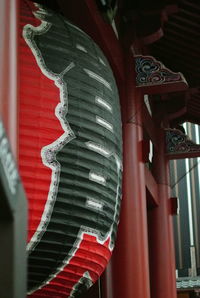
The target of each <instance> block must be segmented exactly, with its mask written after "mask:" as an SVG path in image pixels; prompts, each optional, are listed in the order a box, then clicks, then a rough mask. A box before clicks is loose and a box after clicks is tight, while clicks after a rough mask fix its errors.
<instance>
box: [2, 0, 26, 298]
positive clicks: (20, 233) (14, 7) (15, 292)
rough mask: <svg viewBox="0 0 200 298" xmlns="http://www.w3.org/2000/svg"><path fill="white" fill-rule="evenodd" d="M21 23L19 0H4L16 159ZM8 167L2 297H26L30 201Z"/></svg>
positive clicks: (6, 99) (6, 100)
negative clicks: (11, 183) (11, 188)
mask: <svg viewBox="0 0 200 298" xmlns="http://www.w3.org/2000/svg"><path fill="white" fill-rule="evenodd" d="M18 22H19V0H1V1H0V39H1V42H0V117H1V119H2V120H3V123H4V126H5V128H6V132H7V135H8V139H9V141H10V144H11V148H12V152H13V154H14V156H15V158H16V159H17V151H18V150H17V140H18V131H17V114H18V111H17V102H18V67H17V64H18V46H19V43H18ZM1 141H3V142H4V144H5V142H6V141H5V138H4V140H3V139H2V140H1ZM2 144H3V143H1V145H2ZM6 144H7V143H6ZM1 147H2V146H1ZM5 148H6V149H5ZM7 148H8V147H7V145H6V147H4V150H2V151H1V161H0V164H1V163H2V164H5V160H6V158H7V162H8V161H9V162H11V158H10V156H11V155H10V152H8V151H7ZM8 154H9V155H8ZM5 169H6V168H5V167H3V166H2V167H1V173H0V190H1V198H0V207H1V212H0V213H1V215H0V237H1V245H0V297H2V298H19V297H20V298H25V297H26V230H27V228H26V225H27V203H26V199H25V195H24V192H23V188H22V186H21V184H20V181H18V183H17V184H16V191H15V192H14V194H13V195H12V194H11V192H10V191H9V180H8V179H11V177H9V176H8V177H7V176H6V173H5ZM12 169H13V167H12ZM9 170H10V168H9ZM7 178H8V179H7ZM2 210H3V211H2Z"/></svg>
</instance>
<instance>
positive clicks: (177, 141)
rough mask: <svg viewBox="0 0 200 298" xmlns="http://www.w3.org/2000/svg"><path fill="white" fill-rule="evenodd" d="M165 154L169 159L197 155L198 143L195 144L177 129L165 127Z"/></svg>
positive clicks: (198, 151)
mask: <svg viewBox="0 0 200 298" xmlns="http://www.w3.org/2000/svg"><path fill="white" fill-rule="evenodd" d="M166 155H167V156H168V158H169V159H183V158H194V157H198V156H200V145H198V144H195V143H194V142H193V141H192V140H190V139H189V137H188V136H187V135H185V134H184V133H183V132H182V131H180V130H178V129H171V128H170V129H166Z"/></svg>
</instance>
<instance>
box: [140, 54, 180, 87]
mask: <svg viewBox="0 0 200 298" xmlns="http://www.w3.org/2000/svg"><path fill="white" fill-rule="evenodd" d="M135 71H136V86H137V87H143V86H154V85H161V84H168V83H175V82H179V81H180V82H185V79H184V77H183V75H182V74H181V73H180V72H178V73H175V72H173V71H171V70H170V69H168V68H166V67H165V66H164V65H163V64H162V63H161V62H160V61H157V60H156V59H155V58H154V57H152V56H142V55H137V56H135Z"/></svg>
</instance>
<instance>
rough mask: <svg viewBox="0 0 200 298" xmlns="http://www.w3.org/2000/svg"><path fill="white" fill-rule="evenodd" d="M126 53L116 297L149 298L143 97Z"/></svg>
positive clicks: (114, 273) (114, 265)
mask: <svg viewBox="0 0 200 298" xmlns="http://www.w3.org/2000/svg"><path fill="white" fill-rule="evenodd" d="M126 54H127V55H126V59H127V60H126V67H127V70H126V71H127V73H126V85H125V90H126V94H125V98H126V100H127V102H126V103H127V104H126V105H124V106H123V107H122V108H126V109H127V111H126V113H124V115H126V117H124V118H123V125H124V136H123V139H124V178H123V179H124V180H123V200H122V208H121V221H120V224H119V229H118V238H117V243H116V247H115V250H114V255H113V258H112V285H113V288H112V291H113V296H112V298H121V297H126V298H132V297H137V298H149V297H150V285H149V264H148V239H147V206H146V195H145V174H144V164H143V159H142V150H141V147H140V145H141V140H142V139H143V136H142V126H141V124H142V120H141V112H142V108H141V104H142V100H143V97H142V96H141V94H140V93H138V92H136V89H135V86H134V81H133V78H134V71H133V69H134V67H133V65H132V63H133V61H131V60H132V57H131V55H129V53H126ZM122 101H123V99H122ZM130 119H131V120H130ZM112 285H111V286H112ZM106 298H111V297H109V296H107V297H106Z"/></svg>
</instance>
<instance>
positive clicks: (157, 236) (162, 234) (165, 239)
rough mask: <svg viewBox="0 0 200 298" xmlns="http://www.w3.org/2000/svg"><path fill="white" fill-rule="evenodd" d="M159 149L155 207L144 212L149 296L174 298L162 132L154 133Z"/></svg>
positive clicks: (173, 275) (171, 233)
mask: <svg viewBox="0 0 200 298" xmlns="http://www.w3.org/2000/svg"><path fill="white" fill-rule="evenodd" d="M158 141H159V149H158V151H157V152H156V153H155V154H154V161H153V163H154V176H155V178H156V180H157V183H158V192H159V198H160V200H159V206H158V207H157V208H154V209H151V210H149V211H148V231H149V261H150V276H151V296H152V297H154V298H162V297H170V298H176V295H177V294H176V277H175V254H174V244H173V226H172V214H171V210H170V187H169V182H168V178H169V172H168V162H167V160H166V158H165V155H164V147H165V143H164V131H163V130H160V132H159V134H158Z"/></svg>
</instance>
